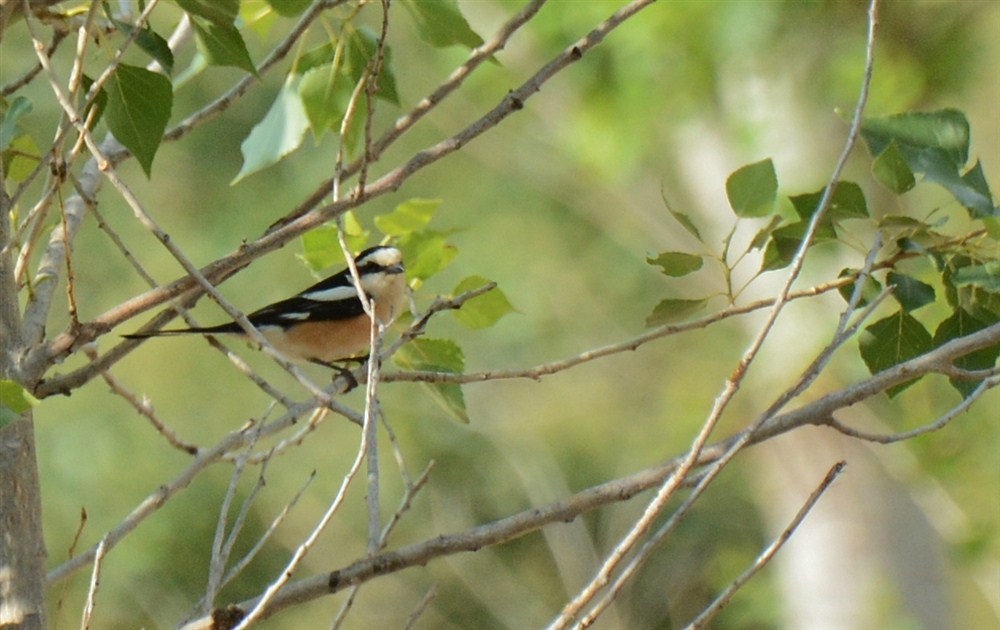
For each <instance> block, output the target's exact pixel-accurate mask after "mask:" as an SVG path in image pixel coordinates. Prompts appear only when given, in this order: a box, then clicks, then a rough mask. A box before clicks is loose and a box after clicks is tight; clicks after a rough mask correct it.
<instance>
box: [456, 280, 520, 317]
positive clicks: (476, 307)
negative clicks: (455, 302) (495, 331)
mask: <svg viewBox="0 0 1000 630" xmlns="http://www.w3.org/2000/svg"><path fill="white" fill-rule="evenodd" d="M489 283H490V281H489V280H487V279H486V278H483V277H481V276H469V277H467V278H465V279H464V280H462V281H461V282H459V283H458V285H456V286H455V288H454V290H452V292H451V294H452V296H458V295H462V294H463V293H465V292H467V291H472V290H474V289H478V288H480V287H482V286H486V285H487V284H489ZM516 312H517V309H516V308H514V307H513V306H512V305H511V303H510V301H508V300H507V296H506V295H504V293H503V291H501V290H500V289H499V288H497V287H494V288H493V289H492V290H490V291H487V292H486V293H484V294H483V295H480V296H479V297H474V298H472V299H471V300H468V301H467V302H465V304H463V305H462V308H460V309H459V310H457V311H452V314H453V315H454V317H455V319H456V320H458V322H459V323H460V324H463V325H465V326H467V327H469V328H489V327H490V326H492V325H494V324H496V323H497V322H498V321H500V318H501V317H503V316H504V315H506V314H508V313H516Z"/></svg>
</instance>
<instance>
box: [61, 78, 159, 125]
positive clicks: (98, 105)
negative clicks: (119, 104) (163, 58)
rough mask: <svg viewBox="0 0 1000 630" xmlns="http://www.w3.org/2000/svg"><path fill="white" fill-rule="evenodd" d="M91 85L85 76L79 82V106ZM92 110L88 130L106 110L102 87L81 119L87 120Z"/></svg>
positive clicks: (106, 92) (104, 93) (106, 98)
mask: <svg viewBox="0 0 1000 630" xmlns="http://www.w3.org/2000/svg"><path fill="white" fill-rule="evenodd" d="M93 84H94V80H93V79H92V78H90V77H89V76H87V75H86V74H85V75H83V79H82V81H81V82H80V85H81V86H82V87H83V90H82V92H81V94H80V105H81V106H82V105H83V99H84V98H85V97H86V95H87V94H89V93H90V87H91V86H92V85H93ZM172 89H173V88H171V90H172ZM93 109H96V110H97V113H96V114H95V115H94V118H93V120H91V121H90V127H88V128H89V129H93V128H94V127H96V126H97V123H98V122H99V121H100V120H101V118H102V117H103V116H104V112H105V111H107V109H108V91H107V90H105V89H104V88H103V87H102V88H100V89H99V90H97V96H95V97H94V102H93V103H91V104H90V107H88V108H87V110H86V111H85V112H82V113H83V117H84V118H85V119H86V118H88V117H89V116H90V111H91V110H93Z"/></svg>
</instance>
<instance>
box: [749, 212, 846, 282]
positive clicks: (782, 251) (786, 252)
mask: <svg viewBox="0 0 1000 630" xmlns="http://www.w3.org/2000/svg"><path fill="white" fill-rule="evenodd" d="M808 227H809V225H808V223H807V222H805V221H799V222H797V223H791V224H789V225H783V226H782V227H780V228H778V229H776V230H774V231H773V232H771V240H769V241H768V242H767V247H766V248H765V249H764V259H763V260H762V261H761V267H760V268H761V271H774V270H775V269H782V268H784V267H787V266H788V265H789V263H791V262H792V259H793V258H794V257H795V253H796V252H798V251H799V247H800V246H801V245H802V238H803V236H805V232H806V230H807V229H808ZM836 240H837V233H836V232H835V231H834V229H833V226H832V225H829V224H825V223H821V224H820V225H818V226H817V227H816V233H815V236H814V239H813V243H822V242H829V241H836Z"/></svg>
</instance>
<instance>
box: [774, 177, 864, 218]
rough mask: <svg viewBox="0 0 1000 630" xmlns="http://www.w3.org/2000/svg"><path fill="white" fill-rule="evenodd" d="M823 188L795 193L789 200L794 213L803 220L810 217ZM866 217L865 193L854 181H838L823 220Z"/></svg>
mask: <svg viewBox="0 0 1000 630" xmlns="http://www.w3.org/2000/svg"><path fill="white" fill-rule="evenodd" d="M822 198H823V190H822V189H821V190H817V191H816V192H813V193H807V194H805V195H796V196H794V197H791V198H790V199H789V200H790V201H791V202H792V206H793V207H794V208H795V213H796V214H798V215H799V217H800V218H801V219H803V220H808V219H811V218H812V216H813V215H814V214H816V210H817V209H818V208H819V202H820V199H822ZM865 218H868V203H867V202H866V201H865V193H864V191H862V190H861V186H858V185H857V184H855V183H854V182H839V183H838V184H837V188H836V189H834V191H833V195H832V197H831V198H830V206H829V207H828V208H827V211H826V214H825V215H823V221H824V222H837V221H842V220H844V219H865Z"/></svg>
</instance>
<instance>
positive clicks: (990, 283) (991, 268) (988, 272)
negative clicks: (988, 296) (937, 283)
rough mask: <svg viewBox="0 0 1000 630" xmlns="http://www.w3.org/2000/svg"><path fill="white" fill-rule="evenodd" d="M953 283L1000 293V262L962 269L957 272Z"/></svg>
mask: <svg viewBox="0 0 1000 630" xmlns="http://www.w3.org/2000/svg"><path fill="white" fill-rule="evenodd" d="M952 282H953V283H954V284H955V286H974V287H980V288H982V289H986V290H987V291H989V292H991V293H1000V260H991V261H990V262H988V263H985V264H982V265H968V266H966V267H962V268H960V269H958V270H957V271H955V273H954V275H953V276H952Z"/></svg>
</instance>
